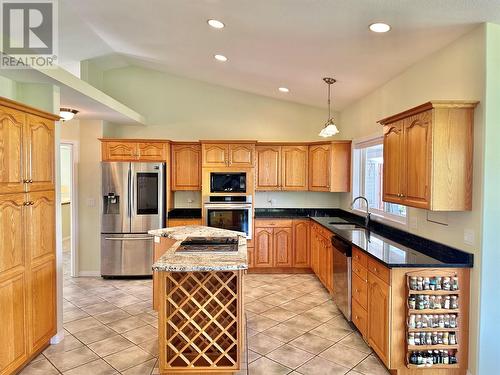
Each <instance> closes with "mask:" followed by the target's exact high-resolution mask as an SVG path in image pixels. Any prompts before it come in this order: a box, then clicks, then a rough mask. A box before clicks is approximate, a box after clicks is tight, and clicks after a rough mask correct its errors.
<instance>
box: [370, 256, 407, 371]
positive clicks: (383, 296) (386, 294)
mask: <svg viewBox="0 0 500 375" xmlns="http://www.w3.org/2000/svg"><path fill="white" fill-rule="evenodd" d="M380 267H383V266H380ZM389 307H390V285H389V284H387V283H386V282H384V281H382V280H381V279H379V278H378V277H377V276H375V275H374V274H373V273H372V272H370V271H369V272H368V307H367V315H368V329H367V334H366V338H367V340H368V343H369V344H370V346H371V347H372V349H373V350H374V351H375V353H377V355H378V356H379V358H380V359H381V360H382V362H384V364H385V365H386V366H388V367H389V360H390V358H389V354H390V352H389V325H390V324H389V322H390V315H389ZM401 345H404V344H403V343H401Z"/></svg>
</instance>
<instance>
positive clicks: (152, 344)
mask: <svg viewBox="0 0 500 375" xmlns="http://www.w3.org/2000/svg"><path fill="white" fill-rule="evenodd" d="M153 336H155V335H153ZM139 347H140V348H141V349H143V350H145V351H147V352H148V353H149V354H151V355H152V356H154V357H158V338H156V337H155V338H154V339H149V340H147V341H143V342H141V343H140V344H139Z"/></svg>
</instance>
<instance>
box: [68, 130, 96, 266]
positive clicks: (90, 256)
mask: <svg viewBox="0 0 500 375" xmlns="http://www.w3.org/2000/svg"><path fill="white" fill-rule="evenodd" d="M102 131H103V122H102V121H94V120H72V121H68V122H65V123H63V125H62V127H61V139H63V140H68V141H76V142H78V150H79V155H78V156H76V157H77V158H78V159H77V160H79V162H78V163H77V171H76V173H77V175H78V192H77V194H78V250H77V252H78V261H77V263H78V273H79V275H81V276H88V275H90V276H91V275H98V274H99V269H100V251H101V240H100V238H101V235H100V233H101V224H100V222H101V210H100V196H101V173H100V168H101V167H100V164H101V144H100V142H99V140H98V138H101V137H102Z"/></svg>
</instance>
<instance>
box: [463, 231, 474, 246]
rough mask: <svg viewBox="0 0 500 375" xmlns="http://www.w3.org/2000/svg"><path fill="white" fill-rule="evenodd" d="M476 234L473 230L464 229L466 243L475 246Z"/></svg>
mask: <svg viewBox="0 0 500 375" xmlns="http://www.w3.org/2000/svg"><path fill="white" fill-rule="evenodd" d="M475 237H476V234H475V232H474V230H473V229H464V243H465V244H467V245H474V243H475V240H476V238H475Z"/></svg>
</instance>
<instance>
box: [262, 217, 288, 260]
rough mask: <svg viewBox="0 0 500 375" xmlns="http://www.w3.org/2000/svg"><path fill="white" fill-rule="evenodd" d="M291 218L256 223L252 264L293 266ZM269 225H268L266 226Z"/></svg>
mask: <svg viewBox="0 0 500 375" xmlns="http://www.w3.org/2000/svg"><path fill="white" fill-rule="evenodd" d="M291 223H292V222H291V220H283V221H279V220H273V221H270V222H269V223H266V221H265V220H263V221H260V222H258V223H257V224H256V228H255V241H254V265H255V267H256V268H271V267H273V268H288V267H292V266H293V230H292V225H291ZM266 225H269V226H266Z"/></svg>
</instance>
